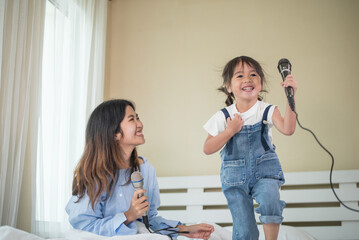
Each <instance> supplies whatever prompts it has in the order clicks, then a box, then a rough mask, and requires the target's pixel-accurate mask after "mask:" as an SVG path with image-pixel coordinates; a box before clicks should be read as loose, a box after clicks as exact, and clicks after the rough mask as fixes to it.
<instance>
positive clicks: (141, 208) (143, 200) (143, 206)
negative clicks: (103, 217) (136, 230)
mask: <svg viewBox="0 0 359 240" xmlns="http://www.w3.org/2000/svg"><path fill="white" fill-rule="evenodd" d="M145 193H146V190H145V189H139V190H136V191H135V192H134V193H133V196H132V199H131V206H130V209H128V211H127V212H125V213H124V214H125V216H126V218H127V220H126V221H125V224H126V225H127V224H129V223H130V222H132V221H134V220H136V219H138V218H140V217H142V216H143V214H144V213H145V212H146V211H148V209H149V208H150V204H149V202H147V199H148V197H147V196H146V195H144V194H145ZM141 194H142V196H141V197H138V196H139V195H141Z"/></svg>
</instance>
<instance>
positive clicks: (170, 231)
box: [145, 224, 189, 240]
mask: <svg viewBox="0 0 359 240" xmlns="http://www.w3.org/2000/svg"><path fill="white" fill-rule="evenodd" d="M145 226H146V228H147V230H148V232H149V233H156V234H161V235H165V236H167V237H169V238H170V239H171V240H173V238H172V235H174V234H179V233H184V234H188V233H189V231H178V228H175V227H167V228H162V229H158V230H156V231H151V229H150V227H149V226H150V225H149V226H148V227H147V225H146V224H145ZM161 231H167V232H169V233H167V234H164V233H161Z"/></svg>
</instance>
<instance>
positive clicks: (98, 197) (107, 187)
mask: <svg viewBox="0 0 359 240" xmlns="http://www.w3.org/2000/svg"><path fill="white" fill-rule="evenodd" d="M142 129H143V124H142V122H141V121H140V119H139V118H138V116H137V114H136V112H135V107H134V105H133V104H132V103H131V102H129V101H126V100H110V101H107V102H103V103H102V104H100V105H99V106H98V107H97V108H96V109H95V110H94V111H93V112H92V114H91V116H90V119H89V121H88V124H87V128H86V144H85V150H84V153H83V156H82V158H81V160H80V162H79V163H78V165H77V167H76V169H75V172H74V178H73V185H72V195H73V196H72V197H71V199H70V200H69V202H68V204H67V206H66V211H67V213H68V214H69V221H70V223H71V225H72V226H73V227H74V228H76V229H80V230H85V231H89V232H93V233H96V234H99V235H104V236H115V235H134V234H136V233H137V226H136V224H135V221H142V216H143V214H144V213H145V212H146V211H148V215H147V216H148V219H149V224H150V226H151V229H152V230H154V231H155V230H159V229H164V228H168V227H172V229H173V228H176V230H178V231H180V232H184V231H185V232H187V233H186V234H183V233H182V235H185V236H187V237H191V238H194V237H195V238H203V239H208V238H209V237H210V234H211V233H212V232H213V226H211V225H208V224H197V225H192V226H184V225H181V223H180V222H179V221H173V220H166V219H164V218H162V217H160V216H157V208H158V207H159V206H160V197H159V189H158V185H157V179H156V172H155V169H154V168H153V166H152V165H151V164H150V163H149V162H148V161H147V160H146V159H145V158H143V157H138V156H137V151H136V146H138V145H141V144H144V143H145V138H144V135H143V133H142ZM137 170H139V171H140V172H141V174H142V176H143V178H144V186H143V188H144V189H146V190H147V191H146V190H144V189H141V190H136V191H135V189H134V187H133V186H132V185H131V184H130V176H131V174H132V173H133V172H134V171H137ZM145 192H147V193H146V194H147V196H146V195H143V196H142V197H140V198H138V196H139V195H140V194H143V193H145ZM147 200H148V201H147ZM178 231H177V232H178ZM162 233H165V234H169V233H171V232H166V231H164V232H162ZM172 233H173V232H172ZM172 236H174V237H175V236H177V234H175V235H172Z"/></svg>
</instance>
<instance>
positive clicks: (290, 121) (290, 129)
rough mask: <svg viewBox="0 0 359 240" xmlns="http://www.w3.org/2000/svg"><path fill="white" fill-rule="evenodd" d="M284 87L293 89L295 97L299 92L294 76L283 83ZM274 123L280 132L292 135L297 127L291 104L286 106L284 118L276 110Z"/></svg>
mask: <svg viewBox="0 0 359 240" xmlns="http://www.w3.org/2000/svg"><path fill="white" fill-rule="evenodd" d="M281 85H282V86H283V87H292V88H293V90H294V95H295V93H296V91H297V81H295V79H294V77H293V75H288V76H287V77H286V79H285V81H284V82H282V83H281ZM272 121H273V124H274V126H275V127H276V128H277V129H278V131H279V132H281V133H283V134H284V135H292V134H293V133H294V131H295V127H296V114H295V113H294V112H293V111H292V109H290V107H289V104H288V102H287V104H286V110H285V114H284V117H282V115H281V114H280V112H279V110H278V109H277V108H275V109H274V112H273V116H272Z"/></svg>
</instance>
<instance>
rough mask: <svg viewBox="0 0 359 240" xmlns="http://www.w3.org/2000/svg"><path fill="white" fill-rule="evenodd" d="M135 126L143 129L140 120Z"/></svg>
mask: <svg viewBox="0 0 359 240" xmlns="http://www.w3.org/2000/svg"><path fill="white" fill-rule="evenodd" d="M136 124H137V128H143V123H142V122H141V120H137V122H136Z"/></svg>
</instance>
